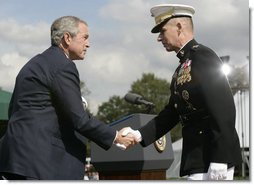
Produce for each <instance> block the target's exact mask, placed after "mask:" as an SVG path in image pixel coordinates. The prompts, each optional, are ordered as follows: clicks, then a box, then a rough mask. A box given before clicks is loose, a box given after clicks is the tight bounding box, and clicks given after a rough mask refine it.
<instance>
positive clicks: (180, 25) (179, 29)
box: [176, 22, 183, 34]
mask: <svg viewBox="0 0 254 185" xmlns="http://www.w3.org/2000/svg"><path fill="white" fill-rule="evenodd" d="M176 27H177V33H178V34H180V33H181V32H182V28H183V26H182V23H181V22H178V23H177V24H176Z"/></svg>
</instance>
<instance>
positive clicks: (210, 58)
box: [132, 4, 242, 180]
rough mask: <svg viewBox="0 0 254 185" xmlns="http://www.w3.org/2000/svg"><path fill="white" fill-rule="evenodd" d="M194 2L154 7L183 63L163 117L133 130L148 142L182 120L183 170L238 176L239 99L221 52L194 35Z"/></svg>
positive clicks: (205, 176)
mask: <svg viewBox="0 0 254 185" xmlns="http://www.w3.org/2000/svg"><path fill="white" fill-rule="evenodd" d="M194 12H195V10H194V8H193V7H191V6H186V5H175V4H163V5H157V6H155V7H153V8H152V9H151V13H152V16H153V17H155V22H156V25H155V27H154V28H153V29H152V33H159V36H158V41H159V42H161V43H162V44H163V46H164V47H165V48H166V50H167V51H168V52H171V51H175V52H176V53H177V57H178V58H179V59H180V61H179V62H180V64H179V66H178V67H177V69H176V70H175V73H174V75H173V77H172V81H171V87H170V89H171V97H170V99H169V103H168V104H167V105H166V107H165V108H164V109H163V110H162V111H161V112H160V113H159V115H158V116H157V117H155V118H154V119H152V120H151V121H149V122H148V123H147V124H146V125H145V126H143V127H142V128H140V129H139V130H136V131H132V133H134V134H135V135H136V137H139V140H142V141H141V144H142V146H148V145H150V144H151V143H153V142H154V141H156V140H157V139H159V138H160V137H162V136H163V135H165V134H166V133H167V132H169V131H170V130H171V129H172V128H173V127H174V126H175V125H176V124H177V123H179V121H180V122H181V124H182V136H183V151H182V158H181V169H180V176H186V175H187V176H188V179H189V180H233V176H234V167H235V166H236V165H238V164H239V163H241V160H242V159H241V152H240V145H239V139H238V135H237V133H236V130H235V105H234V100H233V96H232V93H231V90H230V87H229V84H228V81H227V78H226V77H225V75H224V74H223V73H222V72H221V64H222V62H221V61H220V58H219V57H218V56H217V55H216V54H215V52H214V51H212V50H211V49H210V48H208V47H206V46H203V45H201V44H199V43H197V42H196V41H195V40H194V33H193V22H192V16H193V15H194Z"/></svg>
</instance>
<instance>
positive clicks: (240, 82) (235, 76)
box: [228, 65, 250, 94]
mask: <svg viewBox="0 0 254 185" xmlns="http://www.w3.org/2000/svg"><path fill="white" fill-rule="evenodd" d="M228 81H229V84H230V87H231V89H232V92H233V94H235V93H236V92H237V91H238V90H243V89H249V86H250V84H249V83H250V80H249V66H248V65H245V66H243V67H233V66H231V73H230V74H229V75H228Z"/></svg>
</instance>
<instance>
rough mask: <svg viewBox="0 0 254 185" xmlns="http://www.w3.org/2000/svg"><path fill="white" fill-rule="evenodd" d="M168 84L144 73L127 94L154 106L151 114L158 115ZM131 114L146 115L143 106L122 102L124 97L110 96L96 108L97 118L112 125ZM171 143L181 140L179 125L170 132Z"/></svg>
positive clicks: (166, 95)
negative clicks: (139, 97)
mask: <svg viewBox="0 0 254 185" xmlns="http://www.w3.org/2000/svg"><path fill="white" fill-rule="evenodd" d="M169 87H170V83H169V82H167V80H164V79H161V78H157V77H155V75H154V74H152V73H144V74H143V75H142V78H141V79H138V80H136V81H135V82H133V83H132V85H131V90H130V91H129V92H132V93H136V94H139V95H141V96H143V97H144V99H146V100H147V101H150V102H153V103H154V104H155V109H154V110H153V114H158V113H159V112H160V111H161V110H162V109H163V108H164V107H165V105H166V104H167V103H168V100H169V96H170V89H169ZM133 113H147V108H146V107H145V106H144V105H132V104H130V103H127V102H126V101H125V100H124V97H120V96H112V97H111V98H110V99H109V101H107V102H104V103H103V104H102V105H101V106H99V108H98V113H97V118H98V119H100V120H102V121H104V122H106V123H112V122H114V121H116V120H118V119H120V118H122V117H124V116H126V115H130V114H133ZM170 133H171V137H172V141H175V140H177V139H179V138H181V125H180V124H178V126H176V127H175V128H174V129H173V130H172V131H171V132H170Z"/></svg>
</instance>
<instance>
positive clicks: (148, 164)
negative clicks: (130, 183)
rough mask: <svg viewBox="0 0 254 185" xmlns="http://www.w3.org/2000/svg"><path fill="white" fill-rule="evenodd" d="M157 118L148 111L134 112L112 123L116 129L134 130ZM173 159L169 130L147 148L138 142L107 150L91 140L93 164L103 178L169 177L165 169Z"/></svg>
mask: <svg viewBox="0 0 254 185" xmlns="http://www.w3.org/2000/svg"><path fill="white" fill-rule="evenodd" d="M154 117H155V115H149V114H133V115H129V116H127V117H124V118H122V119H120V120H118V121H116V122H113V123H111V126H112V127H114V128H116V129H117V130H120V129H121V128H123V127H128V126H129V127H131V128H132V129H134V130H135V129H138V128H140V127H141V126H143V125H145V124H146V123H147V122H148V121H149V120H151V119H152V118H154ZM173 160H174V154H173V150H172V144H171V139H170V134H169V133H168V134H166V135H165V136H163V137H162V138H160V139H159V140H157V141H156V142H155V143H153V144H151V145H149V146H147V147H142V146H141V145H140V144H137V145H135V146H133V147H131V148H129V149H127V150H121V149H119V148H117V147H116V146H112V147H111V148H110V149H109V150H107V151H105V150H104V149H102V148H100V147H99V146H98V145H96V144H95V143H91V163H92V164H93V165H94V167H95V169H96V170H97V171H98V172H99V179H100V180H162V179H166V170H167V169H168V168H169V167H170V166H171V164H172V162H173Z"/></svg>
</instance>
